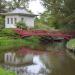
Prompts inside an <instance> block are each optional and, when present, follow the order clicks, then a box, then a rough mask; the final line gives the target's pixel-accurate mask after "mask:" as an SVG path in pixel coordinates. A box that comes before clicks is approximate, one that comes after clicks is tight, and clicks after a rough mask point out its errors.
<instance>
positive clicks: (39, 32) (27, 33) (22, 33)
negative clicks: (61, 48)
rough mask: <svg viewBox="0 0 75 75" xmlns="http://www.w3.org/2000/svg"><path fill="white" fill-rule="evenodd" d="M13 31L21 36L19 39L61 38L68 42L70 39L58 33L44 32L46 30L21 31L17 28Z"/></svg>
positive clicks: (68, 36)
mask: <svg viewBox="0 0 75 75" xmlns="http://www.w3.org/2000/svg"><path fill="white" fill-rule="evenodd" d="M14 31H15V32H16V33H17V34H19V35H20V36H21V38H23V37H27V36H40V37H43V36H48V37H61V38H64V39H66V40H69V39H71V38H72V36H71V35H69V34H65V33H62V32H59V31H54V32H50V31H46V30H23V29H19V28H16V29H14Z"/></svg>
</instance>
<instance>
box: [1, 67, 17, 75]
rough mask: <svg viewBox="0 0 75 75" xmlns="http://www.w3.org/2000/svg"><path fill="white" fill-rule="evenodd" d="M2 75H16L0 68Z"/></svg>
mask: <svg viewBox="0 0 75 75" xmlns="http://www.w3.org/2000/svg"><path fill="white" fill-rule="evenodd" d="M0 75H16V74H15V73H14V72H11V71H7V70H4V69H3V68H0Z"/></svg>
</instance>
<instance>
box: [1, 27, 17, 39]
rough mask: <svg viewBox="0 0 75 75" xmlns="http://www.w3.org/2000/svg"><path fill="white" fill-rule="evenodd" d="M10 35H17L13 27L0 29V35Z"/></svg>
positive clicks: (11, 36)
mask: <svg viewBox="0 0 75 75" xmlns="http://www.w3.org/2000/svg"><path fill="white" fill-rule="evenodd" d="M4 36H5V37H10V38H15V37H17V36H18V35H17V34H16V33H15V32H14V31H13V29H8V28H4V29H2V30H1V31H0V37H4Z"/></svg>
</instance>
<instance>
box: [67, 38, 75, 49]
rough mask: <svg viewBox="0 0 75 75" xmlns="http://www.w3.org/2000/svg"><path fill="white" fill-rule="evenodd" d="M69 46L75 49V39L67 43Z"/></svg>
mask: <svg viewBox="0 0 75 75" xmlns="http://www.w3.org/2000/svg"><path fill="white" fill-rule="evenodd" d="M66 47H67V48H69V49H75V39H71V40H70V41H69V42H68V43H67V45H66Z"/></svg>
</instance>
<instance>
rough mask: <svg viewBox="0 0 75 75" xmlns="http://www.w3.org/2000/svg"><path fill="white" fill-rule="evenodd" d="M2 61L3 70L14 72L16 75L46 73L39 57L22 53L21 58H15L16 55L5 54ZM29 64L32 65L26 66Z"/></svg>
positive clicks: (43, 74)
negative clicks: (3, 63) (3, 62)
mask: <svg viewBox="0 0 75 75" xmlns="http://www.w3.org/2000/svg"><path fill="white" fill-rule="evenodd" d="M4 61H5V68H6V69H8V70H11V71H14V72H15V73H16V74H17V75H39V74H42V75H45V74H46V73H47V72H48V69H47V68H46V66H45V64H44V63H43V62H42V61H41V60H40V56H39V55H33V54H26V53H25V55H24V53H23V56H19V57H17V56H16V53H12V52H7V53H5V55H4ZM29 62H30V63H33V64H29V65H26V63H29ZM34 70H35V71H34Z"/></svg>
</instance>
